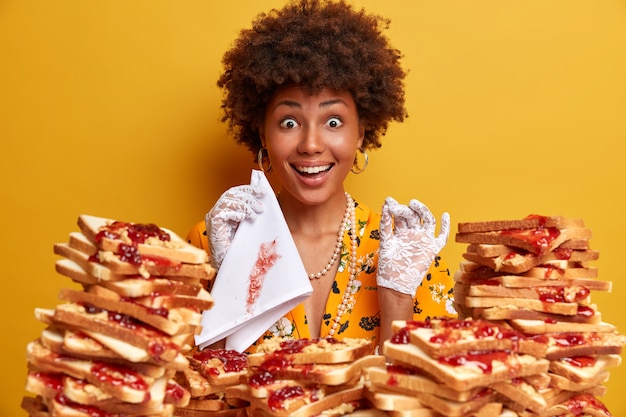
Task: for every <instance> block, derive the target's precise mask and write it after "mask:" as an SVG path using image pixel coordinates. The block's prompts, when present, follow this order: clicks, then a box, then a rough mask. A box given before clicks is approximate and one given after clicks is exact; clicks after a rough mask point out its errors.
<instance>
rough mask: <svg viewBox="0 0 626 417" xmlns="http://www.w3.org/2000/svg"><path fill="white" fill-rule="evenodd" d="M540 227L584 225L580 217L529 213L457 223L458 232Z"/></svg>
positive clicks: (574, 226)
mask: <svg viewBox="0 0 626 417" xmlns="http://www.w3.org/2000/svg"><path fill="white" fill-rule="evenodd" d="M540 227H555V228H557V229H567V228H579V227H585V223H584V221H583V220H582V219H571V218H567V217H563V216H538V215H530V216H527V217H525V218H523V219H515V220H490V221H481V222H461V223H459V224H458V231H459V233H477V232H491V231H497V230H512V229H537V228H540Z"/></svg>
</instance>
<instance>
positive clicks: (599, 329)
mask: <svg viewBox="0 0 626 417" xmlns="http://www.w3.org/2000/svg"><path fill="white" fill-rule="evenodd" d="M510 324H511V325H512V326H513V327H514V328H515V329H517V330H519V331H520V332H522V333H524V334H526V335H531V334H546V333H567V332H587V333H614V332H616V331H617V329H616V328H615V326H613V325H612V324H609V323H604V322H600V323H572V322H565V321H557V320H522V319H513V320H511V321H510Z"/></svg>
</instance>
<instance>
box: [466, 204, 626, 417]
mask: <svg viewBox="0 0 626 417" xmlns="http://www.w3.org/2000/svg"><path fill="white" fill-rule="evenodd" d="M590 238H591V230H589V229H587V228H585V225H584V223H583V221H581V220H579V219H568V218H564V217H558V216H555V217H544V216H537V215H532V216H528V217H526V218H524V219H518V220H509V221H491V222H474V223H460V224H459V226H458V233H457V234H456V241H457V242H461V243H467V244H469V245H468V247H467V250H466V252H465V253H464V254H463V257H464V259H465V261H464V262H462V263H461V270H460V271H459V272H458V273H457V274H456V276H455V280H456V284H455V298H456V300H455V302H456V303H457V311H458V312H459V314H460V316H461V317H472V318H474V319H485V320H492V321H500V322H502V323H503V324H506V325H508V326H510V327H511V328H513V329H515V330H517V331H520V332H521V333H523V334H524V335H525V336H529V337H530V336H532V337H535V338H536V339H538V338H544V339H545V341H546V343H547V349H546V352H545V356H544V357H545V358H546V359H548V360H549V361H550V372H549V376H550V383H549V384H548V386H547V387H545V388H544V389H542V390H540V393H541V394H542V396H543V398H544V400H545V402H546V411H545V413H544V414H541V415H549V416H557V415H570V414H567V413H572V411H571V410H572V407H574V408H576V407H578V408H582V409H584V410H585V412H587V413H588V414H589V415H608V414H607V413H608V412H606V409H605V408H604V406H603V405H602V403H601V402H600V401H599V400H598V399H597V397H599V396H602V395H603V394H604V392H605V387H604V386H603V385H602V383H603V382H605V381H606V380H607V379H608V371H607V368H609V367H612V366H617V365H619V364H620V357H619V354H620V353H621V350H622V347H623V345H624V344H625V343H626V338H625V337H624V336H623V335H620V334H619V333H618V332H617V330H616V329H615V327H614V326H612V325H611V324H608V323H605V322H603V321H602V319H601V314H600V312H599V311H598V308H597V306H596V305H594V304H592V303H591V292H592V291H610V290H611V282H610V281H602V280H599V279H597V278H598V271H597V268H595V267H593V266H591V263H592V261H595V260H597V259H598V255H599V254H598V251H595V250H592V249H591V248H590V244H589V239H590ZM513 409H515V410H517V411H519V412H525V411H524V410H522V409H520V408H519V407H513ZM568 410H569V411H568ZM573 415H578V414H573Z"/></svg>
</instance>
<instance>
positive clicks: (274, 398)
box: [267, 385, 305, 410]
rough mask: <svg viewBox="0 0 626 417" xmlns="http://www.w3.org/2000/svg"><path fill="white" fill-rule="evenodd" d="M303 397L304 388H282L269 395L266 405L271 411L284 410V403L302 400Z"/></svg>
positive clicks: (295, 386)
mask: <svg viewBox="0 0 626 417" xmlns="http://www.w3.org/2000/svg"><path fill="white" fill-rule="evenodd" d="M304 395H305V392H304V388H302V387H301V386H299V385H294V386H286V387H282V388H279V389H277V390H276V391H274V392H272V393H271V394H270V396H269V397H268V399H267V405H268V406H269V408H270V409H271V410H281V409H284V408H285V407H284V403H285V401H287V400H292V399H297V398H302V397H304Z"/></svg>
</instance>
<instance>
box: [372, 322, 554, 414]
mask: <svg viewBox="0 0 626 417" xmlns="http://www.w3.org/2000/svg"><path fill="white" fill-rule="evenodd" d="M393 331H394V336H393V337H392V338H391V339H389V340H387V341H385V342H384V345H383V353H384V354H385V355H386V356H387V357H388V358H389V359H390V360H391V362H392V364H389V365H386V366H379V367H371V368H369V369H367V370H366V375H367V379H368V380H369V384H368V386H367V389H366V397H367V398H368V399H369V400H370V401H371V403H372V404H373V405H374V406H375V407H376V408H377V409H380V410H385V411H387V412H388V414H389V415H391V416H395V417H403V416H407V417H408V416H432V417H435V416H449V417H462V416H480V417H498V416H501V415H506V414H503V410H505V408H504V407H503V405H504V404H505V403H508V404H511V405H512V406H514V407H515V408H519V409H524V410H530V411H531V412H533V413H539V412H541V411H542V410H543V409H545V405H546V404H545V401H544V400H543V398H542V397H541V395H539V394H538V390H540V389H542V388H543V387H545V386H546V385H547V380H548V377H547V372H548V368H549V361H548V360H546V359H544V358H543V356H544V355H545V351H546V349H547V344H546V343H545V340H543V339H536V338H533V337H525V336H524V335H522V334H521V333H519V332H517V331H515V330H512V329H510V328H509V327H508V326H504V325H500V324H498V323H495V322H489V321H486V320H473V319H464V320H461V319H432V320H428V321H395V322H394V323H393ZM529 415H540V414H529Z"/></svg>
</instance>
